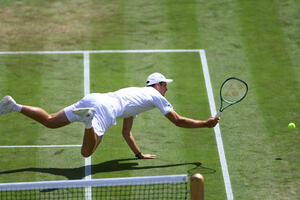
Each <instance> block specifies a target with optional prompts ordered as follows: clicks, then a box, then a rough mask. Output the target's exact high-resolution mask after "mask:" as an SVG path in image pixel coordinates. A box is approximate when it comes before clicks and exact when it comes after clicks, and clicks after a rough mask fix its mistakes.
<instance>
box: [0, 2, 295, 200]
mask: <svg viewBox="0 0 300 200" xmlns="http://www.w3.org/2000/svg"><path fill="white" fill-rule="evenodd" d="M299 13H300V5H299V2H298V1H293V0H281V1H279V0H261V1H237V0H225V1H220V0H213V1H201V0H164V1H158V0H153V1H138V0H130V1H128V0H125V1H120V0H115V1H108V0H104V1H101V2H99V1H95V0H87V1H79V0H71V1H42V0H26V1H7V0H0V15H1V19H0V27H1V29H0V51H15V50H22V51H23V50H85V49H88V50H89V49H97V50H99V49H205V50H206V55H207V59H208V66H209V70H210V75H211V80H212V86H213V91H214V94H215V100H216V102H218V101H217V100H218V89H219V86H220V85H221V83H222V81H223V80H224V79H225V78H227V77H228V76H237V77H239V78H242V79H244V80H246V81H247V82H248V84H249V93H248V96H247V98H246V99H245V100H244V101H243V102H242V103H240V104H239V105H236V106H234V107H232V108H229V109H230V110H229V109H228V111H226V112H224V113H223V115H222V121H221V124H220V128H221V131H222V138H223V142H224V148H225V152H226V158H227V164H228V168H229V175H230V179H231V183H232V189H233V194H234V197H235V199H246V200H247V199H297V198H298V196H297V194H298V193H299V189H300V185H299V178H300V177H299V174H300V167H299V166H300V163H299V162H300V161H299V158H300V155H299V152H300V149H299V141H300V136H299V134H300V132H299V129H298V127H299V125H297V124H300V121H299V117H300V114H299V108H300V104H299V101H298V99H299V92H298V91H299V89H300V79H299V78H298V77H299V76H300V67H299V63H300V56H299V55H300V52H299V45H300V36H299V32H300V30H299V27H300V25H299V17H300V16H299V15H300V14H299ZM90 58H91V91H92V92H100V91H101V92H107V91H111V90H117V89H119V88H121V87H127V86H136V85H137V86H142V85H143V83H144V79H145V77H146V76H147V75H148V74H149V73H151V72H153V71H160V72H162V73H165V74H166V75H168V76H170V77H172V78H173V79H174V80H175V82H174V83H172V84H170V85H169V91H168V92H167V95H166V96H167V98H168V100H170V102H171V103H172V104H173V106H174V107H175V109H176V111H178V112H179V113H180V114H182V115H186V116H190V117H193V118H200V119H204V118H207V117H208V115H209V107H208V102H207V96H206V90H205V85H204V82H203V75H202V71H201V65H200V59H199V55H197V54H194V53H180V54H175V53H174V54H93V55H91V57H90ZM82 59H83V57H82V56H81V55H72V56H70V55H68V56H66V55H64V56H62V55H51V56H50V55H44V56H42V55H22V56H16V55H14V56H12V55H11V56H3V55H1V56H0V71H1V73H0V95H1V96H3V95H6V94H8V93H9V94H11V95H13V96H14V97H15V98H16V100H17V101H19V102H20V103H25V104H33V105H37V106H43V107H45V108H46V110H48V111H49V112H55V111H57V110H59V109H61V108H63V107H64V106H65V105H69V104H71V103H73V102H75V101H77V100H78V99H79V98H80V97H81V96H82V94H83V82H82V65H83V60H82ZM66 74H67V75H66ZM290 121H293V122H295V123H296V125H297V128H296V129H295V130H294V131H289V130H288V128H287V125H288V123H289V122H290ZM121 124H122V121H121V120H119V121H118V126H114V127H111V129H110V130H109V132H108V133H107V135H106V136H105V138H104V141H103V143H102V144H101V145H100V147H99V149H97V151H96V153H95V155H94V156H93V159H92V162H93V163H92V164H93V169H94V171H93V173H94V174H93V178H100V177H118V176H137V175H150V174H151V175H153V174H173V173H186V172H187V170H188V169H191V168H193V166H192V165H189V164H187V165H177V164H183V163H190V162H201V163H202V168H201V169H198V170H199V171H200V172H202V173H204V176H205V178H206V183H205V184H206V187H205V188H206V189H205V190H206V197H207V199H225V198H226V197H225V190H224V183H223V180H222V173H221V171H220V165H219V160H218V159H219V158H218V154H217V149H216V144H215V138H214V135H213V131H212V130H209V129H199V130H188V129H179V128H176V127H174V126H173V125H172V124H171V123H169V122H168V121H167V120H166V119H165V118H164V117H163V116H162V115H161V114H160V113H159V111H157V110H156V111H150V112H147V113H144V114H141V115H140V116H139V117H138V118H137V119H135V123H134V127H133V133H134V136H135V137H136V139H137V141H138V144H139V145H140V146H141V148H142V150H143V152H149V153H155V154H157V155H158V158H157V159H156V160H151V161H149V160H147V161H144V160H143V161H140V160H124V159H128V158H132V156H133V155H132V153H131V152H130V150H129V148H128V147H127V145H126V144H125V142H124V141H123V139H122V137H121V133H120V128H121V127H120V125H121ZM82 128H83V127H82V125H81V124H73V125H71V126H68V127H66V128H64V129H59V130H48V129H46V128H43V127H41V126H40V125H37V124H36V123H35V122H32V121H30V120H28V119H26V118H24V117H23V116H20V115H17V114H10V115H8V116H6V117H3V118H2V117H1V118H0V132H1V133H0V135H1V138H0V141H1V145H16V144H19V145H21V144H65V143H68V144H75V143H76V144H79V143H81V140H82V133H81V132H82ZM24 135H26V137H24ZM28 135H29V136H30V137H28ZM67 136H70V137H67ZM12 138H13V139H12ZM116 144H117V145H116ZM79 152H80V150H79V148H74V149H51V150H49V151H46V150H37V149H25V150H24V149H5V150H4V149H1V150H0V154H1V158H2V159H1V163H3V165H2V164H1V166H3V168H1V171H7V170H14V169H26V168H45V169H48V172H45V170H43V172H42V171H38V170H36V171H30V170H27V171H26V170H24V171H23V172H16V173H9V174H1V175H0V180H1V182H12V181H27V180H41V179H43V180H54V179H72V178H78V177H81V176H77V175H73V174H77V173H78V172H79V171H80V172H81V173H82V170H83V169H82V168H81V167H82V166H83V163H84V160H83V159H81V158H80V153H79ZM170 152H172V153H170ZM26 155H31V157H33V158H34V159H26ZM12 157H14V158H15V159H11V158H12ZM54 157H57V159H52V158H54ZM276 158H281V159H282V160H276ZM66 159H67V161H66ZM54 160H55V162H54ZM110 167H111V168H112V170H108V169H107V168H110ZM53 168H54V170H53ZM50 169H51V170H50ZM51 172H52V173H51ZM58 172H60V173H61V174H63V175H60V174H59V173H58ZM79 174H80V173H79Z"/></svg>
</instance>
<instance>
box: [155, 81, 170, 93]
mask: <svg viewBox="0 0 300 200" xmlns="http://www.w3.org/2000/svg"><path fill="white" fill-rule="evenodd" d="M156 89H157V91H158V92H159V93H160V94H161V95H162V96H165V93H166V92H167V90H168V88H167V83H166V82H161V83H157V84H156Z"/></svg>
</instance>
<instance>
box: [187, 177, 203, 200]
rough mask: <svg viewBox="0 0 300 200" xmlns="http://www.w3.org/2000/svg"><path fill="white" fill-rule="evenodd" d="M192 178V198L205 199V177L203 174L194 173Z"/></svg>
mask: <svg viewBox="0 0 300 200" xmlns="http://www.w3.org/2000/svg"><path fill="white" fill-rule="evenodd" d="M190 180H191V185H190V189H191V200H204V177H203V176H202V175H201V174H199V173H198V174H193V175H192V176H191V178H190Z"/></svg>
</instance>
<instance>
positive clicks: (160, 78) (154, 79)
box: [146, 72, 173, 85]
mask: <svg viewBox="0 0 300 200" xmlns="http://www.w3.org/2000/svg"><path fill="white" fill-rule="evenodd" d="M172 81H173V80H172V79H166V77H165V76H164V75H162V74H161V73H157V72H155V73H153V74H150V75H149V76H148V78H147V81H146V84H147V85H153V84H155V83H159V82H166V83H171V82H172Z"/></svg>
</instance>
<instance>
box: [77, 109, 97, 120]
mask: <svg viewBox="0 0 300 200" xmlns="http://www.w3.org/2000/svg"><path fill="white" fill-rule="evenodd" d="M72 112H73V113H74V114H75V115H77V116H79V118H80V120H81V121H83V122H90V121H92V119H93V118H94V115H95V112H96V109H95V108H75V109H74V110H72Z"/></svg>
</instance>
